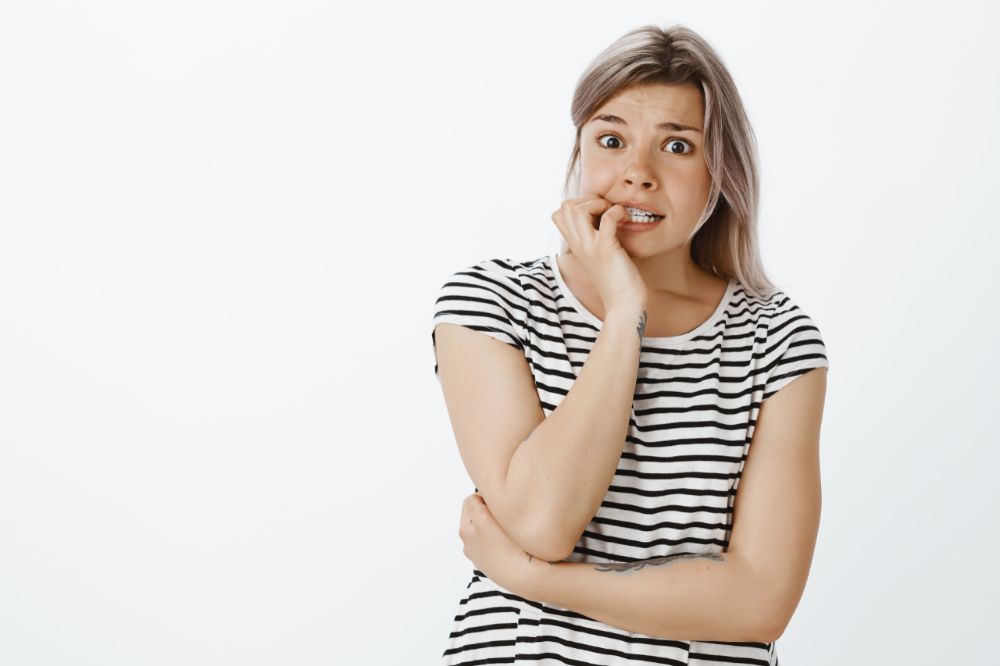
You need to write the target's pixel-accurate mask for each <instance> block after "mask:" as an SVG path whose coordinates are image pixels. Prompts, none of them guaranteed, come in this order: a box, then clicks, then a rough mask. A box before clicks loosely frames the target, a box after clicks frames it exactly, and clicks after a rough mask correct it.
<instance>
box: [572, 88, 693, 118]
mask: <svg viewBox="0 0 1000 666" xmlns="http://www.w3.org/2000/svg"><path fill="white" fill-rule="evenodd" d="M704 108H705V107H704V104H703V103H702V99H701V91H700V90H699V89H698V88H696V87H695V86H693V85H690V84H685V85H676V84H666V83H655V84H644V85H637V86H631V87H629V88H626V89H624V90H622V91H620V92H618V93H617V94H615V95H614V96H613V97H611V98H610V99H609V100H608V101H606V102H605V103H604V104H603V105H601V107H600V108H598V109H597V110H596V111H595V112H594V114H593V115H592V116H591V119H590V120H589V121H588V122H594V117H595V116H599V115H602V114H613V115H616V116H620V117H622V118H623V119H625V121H626V122H627V123H629V124H640V125H650V126H654V125H656V124H657V123H660V122H662V121H665V120H666V121H672V122H676V123H681V124H683V125H690V126H692V127H701V125H702V119H703V117H704Z"/></svg>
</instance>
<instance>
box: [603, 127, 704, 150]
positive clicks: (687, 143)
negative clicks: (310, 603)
mask: <svg viewBox="0 0 1000 666" xmlns="http://www.w3.org/2000/svg"><path fill="white" fill-rule="evenodd" d="M606 136H613V137H615V138H616V139H618V140H619V141H621V142H622V143H625V140H624V139H622V138H621V137H620V136H618V135H617V134H615V133H614V132H606V133H604V134H601V135H599V136H598V137H597V144H598V145H599V146H600V147H601V148H606V149H608V150H614V148H610V147H609V146H605V145H604V144H603V143H601V139H603V138H604V137H606ZM674 141H680V142H681V143H684V144H686V145H687V146H688V148H690V150H688V151H687V152H684V153H670V154H671V155H690V154H691V153H692V152H694V144H692V143H691V142H690V141H687V140H686V139H679V138H677V137H671V138H669V139H667V143H668V144H669V143H673V142H674ZM667 152H670V151H667Z"/></svg>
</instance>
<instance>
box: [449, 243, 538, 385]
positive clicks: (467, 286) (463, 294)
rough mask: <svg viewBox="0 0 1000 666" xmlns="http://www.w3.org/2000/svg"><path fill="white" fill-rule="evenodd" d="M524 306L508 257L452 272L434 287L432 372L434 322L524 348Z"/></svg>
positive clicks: (486, 260) (521, 290) (522, 295)
mask: <svg viewBox="0 0 1000 666" xmlns="http://www.w3.org/2000/svg"><path fill="white" fill-rule="evenodd" d="M525 316H526V305H525V296H524V290H523V289H522V287H521V283H520V280H519V279H518V276H517V271H516V266H515V265H514V264H513V263H512V262H510V261H509V260H503V259H484V260H483V261H480V262H479V263H477V264H474V265H473V266H470V267H469V268H466V269H463V270H460V271H457V272H455V273H453V274H452V275H451V276H450V277H449V278H448V279H447V281H446V282H445V283H444V284H443V285H442V286H441V288H440V289H439V290H438V296H437V300H436V301H435V303H434V316H433V320H432V323H431V348H432V351H433V354H434V374H435V375H437V373H438V364H437V340H436V339H435V337H434V332H435V328H436V327H437V325H438V324H441V323H448V324H459V325H461V326H465V327H466V328H470V329H472V330H474V331H479V332H480V333H483V334H485V335H488V336H490V337H491V338H493V339H495V340H499V341H501V342H504V343H506V344H508V345H510V346H511V347H514V348H515V349H519V350H521V351H522V352H523V351H524V348H525V346H524V342H523V337H522V336H523V331H524V325H523V322H524V318H525Z"/></svg>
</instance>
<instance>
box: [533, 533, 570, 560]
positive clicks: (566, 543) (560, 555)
mask: <svg viewBox="0 0 1000 666" xmlns="http://www.w3.org/2000/svg"><path fill="white" fill-rule="evenodd" d="M532 537H533V538H532V539H531V542H532V545H533V546H534V548H532V549H527V548H526V549H525V550H527V551H528V552H529V553H531V554H532V555H534V556H535V557H537V558H539V559H542V560H545V561H546V562H561V561H562V560H565V559H566V558H567V557H569V556H570V555H572V554H573V550H574V549H575V547H576V541H572V542H571V541H570V539H569V538H568V537H567V536H566V535H565V534H563V532H562V531H560V530H558V529H556V528H555V527H553V526H552V525H544V524H543V525H539V526H537V527H536V529H534V530H533V531H532Z"/></svg>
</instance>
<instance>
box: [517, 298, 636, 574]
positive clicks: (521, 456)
mask: <svg viewBox="0 0 1000 666" xmlns="http://www.w3.org/2000/svg"><path fill="white" fill-rule="evenodd" d="M644 326H645V307H644V306H642V305H638V306H636V307H628V308H624V307H623V308H622V309H619V310H612V311H609V312H608V313H607V315H606V317H605V320H604V324H603V326H602V328H601V331H600V333H599V334H598V336H597V340H596V341H595V342H594V346H593V348H592V349H591V351H590V353H589V355H588V356H587V360H586V362H585V363H584V365H583V367H582V368H581V370H580V373H579V376H578V377H577V378H576V380H575V381H574V383H573V385H572V387H571V388H570V390H569V392H568V393H567V394H566V396H565V398H563V400H562V402H561V403H560V404H559V406H558V407H556V409H555V410H553V411H552V413H551V414H549V416H548V417H547V418H546V419H545V420H544V421H543V422H542V423H540V424H539V425H538V426H537V427H536V428H535V429H534V430H533V431H532V432H531V434H530V435H529V436H528V437H527V438H526V439H525V440H524V442H522V443H521V445H520V446H519V447H518V448H517V450H516V451H515V452H514V455H513V457H512V458H511V461H510V465H509V466H508V469H507V474H506V478H505V480H504V485H505V493H506V494H507V496H509V497H517V498H519V500H518V501H519V502H520V503H521V505H522V506H523V507H524V511H523V512H522V515H530V516H532V517H533V521H535V526H536V527H537V529H538V530H540V532H541V534H543V535H544V536H543V537H542V540H544V541H546V542H548V543H551V544H555V545H554V546H553V549H554V550H557V551H558V550H562V549H564V548H565V547H569V548H572V544H573V543H575V542H576V541H577V539H578V538H579V536H580V534H581V533H582V532H583V530H584V528H585V527H586V526H587V523H588V522H589V521H590V519H591V518H592V517H593V516H594V513H596V511H597V509H598V507H599V506H600V504H601V501H602V500H603V499H604V497H605V495H606V494H607V490H608V486H609V485H610V484H611V481H612V480H613V479H614V475H615V470H616V469H617V467H618V461H619V459H620V458H621V454H622V449H623V448H624V445H625V436H626V435H627V434H628V426H629V418H630V416H631V408H632V400H633V396H634V394H635V383H636V377H637V374H638V366H639V353H640V350H641V336H642V330H643V328H644ZM566 544H569V545H568V546H567V545H566ZM552 559H556V558H552Z"/></svg>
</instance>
